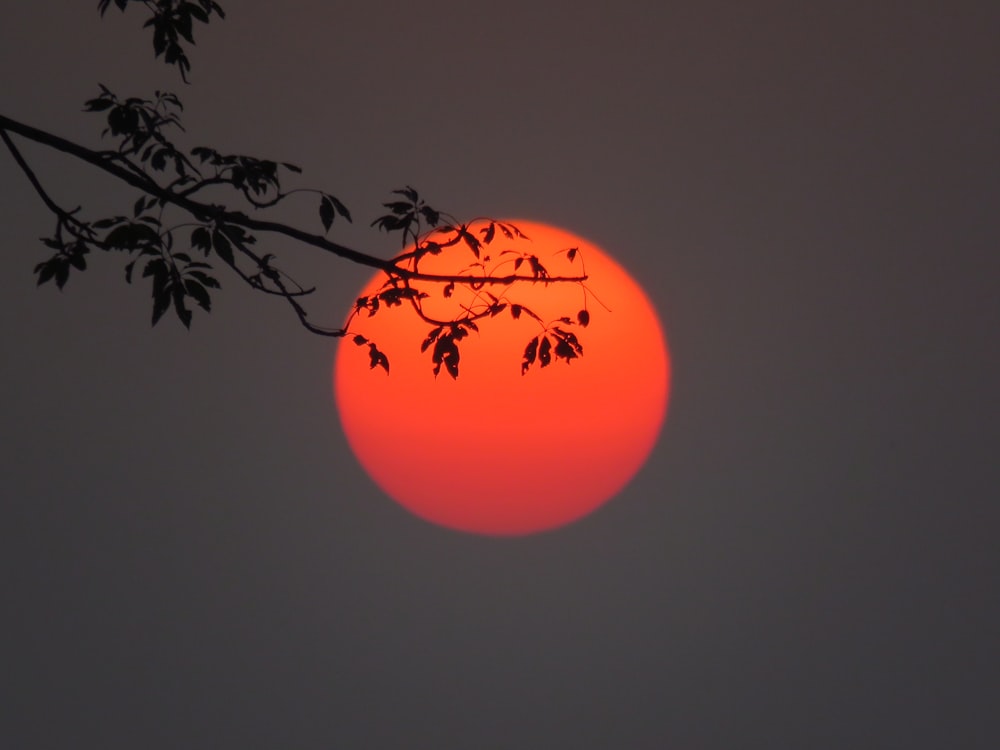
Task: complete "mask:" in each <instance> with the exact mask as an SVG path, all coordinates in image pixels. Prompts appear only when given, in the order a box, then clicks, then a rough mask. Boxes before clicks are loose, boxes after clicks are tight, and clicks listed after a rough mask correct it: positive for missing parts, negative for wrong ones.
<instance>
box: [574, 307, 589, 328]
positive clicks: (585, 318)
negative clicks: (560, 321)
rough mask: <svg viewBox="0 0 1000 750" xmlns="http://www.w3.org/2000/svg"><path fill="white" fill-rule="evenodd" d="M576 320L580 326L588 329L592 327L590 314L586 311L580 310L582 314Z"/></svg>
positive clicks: (578, 314) (577, 315)
mask: <svg viewBox="0 0 1000 750" xmlns="http://www.w3.org/2000/svg"><path fill="white" fill-rule="evenodd" d="M576 320H577V322H578V323H579V324H580V325H582V326H583V327H584V328H586V327H587V326H588V325H590V313H589V312H587V311H586V310H580V312H578V313H577V314H576Z"/></svg>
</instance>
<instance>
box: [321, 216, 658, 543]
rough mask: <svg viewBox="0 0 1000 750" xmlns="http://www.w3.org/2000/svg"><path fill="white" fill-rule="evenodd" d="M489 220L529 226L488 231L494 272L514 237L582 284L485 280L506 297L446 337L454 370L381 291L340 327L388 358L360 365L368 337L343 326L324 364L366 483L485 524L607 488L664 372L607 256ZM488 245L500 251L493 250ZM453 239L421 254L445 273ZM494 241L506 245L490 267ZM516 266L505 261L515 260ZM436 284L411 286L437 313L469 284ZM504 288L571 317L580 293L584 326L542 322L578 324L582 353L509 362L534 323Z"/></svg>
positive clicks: (653, 330)
mask: <svg viewBox="0 0 1000 750" xmlns="http://www.w3.org/2000/svg"><path fill="white" fill-rule="evenodd" d="M504 221H505V222H508V223H510V224H513V225H514V226H516V227H518V228H519V229H520V230H521V231H522V232H523V233H524V234H525V235H526V236H527V237H528V238H530V241H529V240H526V239H519V238H515V239H513V240H507V239H504V238H498V239H495V240H494V241H493V243H492V244H491V245H489V246H488V247H484V249H483V253H484V254H489V255H490V256H491V257H492V265H490V266H489V268H494V267H496V271H495V273H496V274H497V275H507V274H510V273H513V272H514V269H513V262H514V259H515V258H516V257H518V256H519V254H520V253H522V252H528V253H530V254H533V255H536V256H537V257H538V259H539V260H540V261H541V263H542V264H544V265H545V266H546V268H547V269H548V272H549V273H550V274H552V275H557V274H558V275H565V276H569V275H578V274H580V273H581V272H582V271H583V269H584V268H586V274H587V276H588V280H587V282H586V288H587V289H588V290H590V292H591V293H586V292H585V291H584V289H583V288H581V287H580V286H579V285H578V284H575V283H566V284H562V283H553V284H548V285H545V284H538V283H531V282H516V283H515V284H513V285H510V286H488V287H484V289H485V290H486V291H488V292H491V293H492V294H493V295H495V296H496V297H497V298H499V299H500V300H501V301H502V302H506V303H508V304H507V307H506V308H505V309H504V310H502V311H501V312H500V313H498V314H497V315H496V316H495V317H487V318H483V319H482V320H480V321H478V325H479V333H476V332H472V333H471V334H470V335H469V336H468V337H466V338H465V339H463V340H462V341H461V342H460V351H461V362H460V372H459V376H458V378H457V379H453V378H451V377H449V376H448V374H447V372H446V370H445V369H444V368H442V370H441V372H440V374H439V375H438V376H437V377H436V378H435V376H434V374H433V372H432V362H431V349H428V350H427V351H425V352H421V351H420V344H421V342H422V341H423V340H424V338H425V337H426V336H427V335H428V332H429V330H430V329H431V328H432V327H433V326H432V325H430V324H428V323H426V322H424V321H421V320H420V319H419V318H418V316H417V315H416V314H415V313H414V311H413V310H412V308H410V307H409V306H408V305H407V304H404V305H401V306H394V307H386V306H385V305H383V306H382V307H381V309H380V310H379V311H378V312H377V313H376V314H375V315H372V316H370V317H368V316H366V315H365V314H364V313H362V314H361V315H359V316H357V317H355V318H354V319H353V320H352V321H351V322H350V329H351V333H352V335H353V334H362V335H363V336H365V337H366V338H367V339H369V340H371V341H373V342H375V343H376V344H377V345H378V348H379V349H380V350H381V351H382V352H384V353H385V354H386V355H387V356H388V358H389V362H390V374H386V372H385V371H384V370H383V369H382V368H381V367H376V368H374V369H372V368H370V367H369V349H368V347H367V346H355V345H354V343H353V342H352V340H351V337H350V336H349V337H348V338H346V339H344V340H343V341H342V343H341V344H340V346H339V348H338V351H337V357H336V362H335V364H334V373H333V379H334V393H335V397H336V402H337V407H338V410H339V413H340V418H341V422H342V425H343V428H344V432H345V434H346V436H347V439H348V442H349V444H350V446H351V449H352V450H353V451H354V453H355V455H356V456H357V458H358V461H359V462H360V463H361V465H362V466H363V467H364V469H365V471H366V472H367V473H368V474H369V475H370V476H371V477H372V479H373V480H374V481H375V482H376V484H378V486H379V487H381V488H382V489H383V490H384V491H385V492H386V493H387V494H388V495H389V496H390V497H392V498H393V499H394V500H395V501H396V502H398V503H399V504H400V505H402V506H403V507H405V508H406V509H408V510H409V511H411V512H412V513H414V514H416V515H417V516H420V517H421V518H424V519H426V520H428V521H431V522H433V523H437V524H440V525H442V526H446V527H449V528H452V529H456V530H460V531H467V532H475V533H480V534H489V535H517V534H529V533H533V532H537V531H543V530H546V529H553V528H556V527H559V526H562V525H565V524H567V523H570V522H571V521H575V520H577V519H579V518H581V517H582V516H585V515H587V514H588V513H591V512H592V511H594V510H595V509H596V508H598V507H600V506H601V505H603V504H604V503H605V502H607V501H608V500H609V499H611V498H612V497H614V496H615V495H616V494H617V493H618V492H619V491H620V490H621V489H622V488H623V487H624V486H625V485H626V484H627V483H628V482H629V481H630V480H631V479H632V477H633V476H634V475H635V473H636V472H637V471H638V470H639V469H640V467H641V466H642V464H643V463H644V462H645V461H646V459H647V457H648V456H649V453H650V451H651V450H652V448H653V446H654V444H655V442H656V438H657V436H658V434H659V431H660V428H661V426H662V423H663V419H664V416H665V414H666V405H667V395H668V390H669V381H670V361H669V356H668V354H667V348H666V342H665V339H664V335H663V331H662V328H661V326H660V323H659V320H658V318H657V315H656V312H655V310H654V308H653V305H652V304H651V303H650V301H649V299H648V298H647V297H646V295H645V293H644V292H643V290H642V288H641V287H640V286H639V284H638V283H637V282H636V281H635V280H634V279H633V278H632V277H631V276H629V274H628V273H627V272H626V271H625V270H624V269H623V268H622V267H621V266H620V265H618V264H617V263H616V262H615V261H614V260H612V259H611V257H610V256H608V255H607V253H605V252H604V251H603V250H601V249H600V248H599V247H597V246H596V245H594V244H593V243H591V242H588V241H587V240H585V239H582V238H580V237H577V236H575V235H573V234H571V233H569V232H567V231H564V230H561V229H557V228H554V227H550V226H547V225H545V224H539V223H536V222H532V221H524V220H520V219H510V220H504ZM481 228H482V227H481V226H478V227H477V228H476V231H477V236H481V234H479V233H478V230H479V229H481ZM569 248H578V249H579V250H578V253H576V254H574V260H573V262H569V261H568V257H567V253H566V252H564V251H566V250H568V249H569ZM503 250H513V251H514V253H510V254H507V255H506V256H501V252H502V251H503ZM560 251H563V252H560ZM456 255H457V253H456V254H453V255H451V256H448V254H447V253H442V254H441V255H439V256H434V257H428V258H427V259H426V260H425V261H423V262H422V263H421V266H420V270H421V271H427V272H432V273H449V274H454V273H458V272H460V270H461V269H460V268H459V267H456V266H461V267H464V265H465V264H466V263H467V262H469V261H470V260H474V258H473V257H472V255H471V253H468V252H467V253H466V255H465V256H462V257H463V259H462V261H461V262H459V261H457V260H456V259H455V256H456ZM445 256H448V257H447V258H446V257H445ZM504 257H506V258H509V259H510V261H509V262H505V263H504V265H503V266H502V267H497V266H498V264H499V263H501V262H502V261H503V258H504ZM435 263H437V264H438V265H435ZM442 263H443V264H445V265H441V264H442ZM527 266H528V264H527V263H524V264H522V265H521V266H520V268H519V269H518V273H520V274H524V273H526V272H529V271H528V268H527ZM385 278H386V277H385V275H384V274H383V273H381V272H379V273H377V274H376V275H375V276H374V277H373V278H372V279H371V280H370V281H369V282H368V284H367V285H366V286H365V288H364V289H363V290H362V291H361V292H360V295H359V296H369V295H372V294H375V293H376V292H377V291H378V289H379V288H380V287H381V286H382V284H383V282H384V281H385ZM443 287H444V285H443V284H438V285H428V284H421V286H420V288H422V289H426V290H427V291H428V292H430V293H431V294H432V297H431V298H428V300H427V302H426V305H427V309H432V308H433V309H435V310H443V308H438V307H435V305H439V304H445V303H447V304H448V305H450V306H451V307H450V309H451V310H452V312H451V314H450V316H449V317H454V316H455V314H456V312H455V311H456V310H459V309H460V308H458V307H456V305H460V304H471V301H472V299H473V295H475V294H476V293H475V292H474V291H472V290H470V289H469V288H468V287H467V286H463V285H457V286H456V287H455V289H454V293H453V295H452V296H451V297H449V298H448V299H445V298H444V296H443V294H442V293H441V292H442V290H443ZM463 295H465V296H463ZM480 295H482V292H480ZM595 295H596V297H595ZM438 298H440V299H438ZM478 299H480V300H481V299H482V296H480V297H479V298H478ZM464 300H467V301H464ZM513 303H520V304H521V305H523V306H525V307H527V308H529V309H531V310H532V311H533V312H535V313H537V314H538V316H539V317H540V318H541V319H542V320H543V321H545V322H546V323H547V322H550V321H552V320H555V319H557V318H560V317H562V316H570V318H571V319H572V320H574V321H576V315H577V312H578V311H579V310H581V309H584V307H586V308H587V310H588V312H589V314H590V322H589V325H587V326H586V327H583V326H581V325H578V324H577V325H572V326H567V325H565V324H561V323H558V324H557V325H560V327H561V328H563V329H564V330H567V329H569V330H571V331H572V332H573V333H574V334H575V335H576V336H577V337H578V339H579V342H580V343H581V344H582V346H583V354H582V356H581V357H579V358H576V359H572V360H571V361H570V362H568V363H567V362H566V361H565V360H562V359H559V360H556V359H555V358H553V361H552V362H551V364H549V365H548V366H546V367H544V368H541V367H539V365H538V362H537V361H536V363H535V364H533V365H532V366H531V367H529V368H528V369H527V371H526V372H525V373H524V374H522V371H521V364H522V357H523V354H524V351H525V346H526V344H527V343H528V341H529V340H531V339H532V338H533V337H535V336H538V335H539V334H541V333H542V328H541V326H540V324H539V323H538V322H537V321H536V320H534V319H533V318H531V317H529V316H528V315H525V314H522V315H520V316H519V317H518V318H517V319H515V318H514V316H513V314H512V309H511V308H512V305H513ZM605 306H606V308H607V309H606V308H605Z"/></svg>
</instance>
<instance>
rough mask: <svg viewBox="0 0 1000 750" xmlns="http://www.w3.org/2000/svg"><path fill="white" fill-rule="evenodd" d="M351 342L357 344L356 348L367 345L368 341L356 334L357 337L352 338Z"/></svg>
mask: <svg viewBox="0 0 1000 750" xmlns="http://www.w3.org/2000/svg"><path fill="white" fill-rule="evenodd" d="M352 341H353V342H354V343H355V344H357V345H358V346H364V345H365V344H367V343H368V339H366V338H365V337H364V336H362V335H361V334H360V333H359V334H358V335H357V336H355V337H354V338H353V339H352Z"/></svg>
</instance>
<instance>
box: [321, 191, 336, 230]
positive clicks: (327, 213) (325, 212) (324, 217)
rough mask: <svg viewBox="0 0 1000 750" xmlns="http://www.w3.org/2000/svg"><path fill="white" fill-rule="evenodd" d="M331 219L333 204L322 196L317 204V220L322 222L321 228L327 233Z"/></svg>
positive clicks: (331, 222)
mask: <svg viewBox="0 0 1000 750" xmlns="http://www.w3.org/2000/svg"><path fill="white" fill-rule="evenodd" d="M333 217H334V210H333V203H332V202H331V201H330V199H329V198H327V197H326V196H325V195H324V196H323V199H322V200H321V201H320V202H319V220H320V221H322V222H323V228H324V229H325V230H326V231H328V232H329V231H330V227H331V226H332V224H333Z"/></svg>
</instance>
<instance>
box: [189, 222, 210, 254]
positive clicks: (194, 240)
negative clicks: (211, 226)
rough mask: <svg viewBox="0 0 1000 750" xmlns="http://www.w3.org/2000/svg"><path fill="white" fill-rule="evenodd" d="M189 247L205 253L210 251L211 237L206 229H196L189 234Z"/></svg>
mask: <svg viewBox="0 0 1000 750" xmlns="http://www.w3.org/2000/svg"><path fill="white" fill-rule="evenodd" d="M191 247H193V248H195V249H196V250H201V251H202V252H205V253H207V252H208V251H209V250H211V249H212V235H211V233H210V232H209V231H208V227H197V228H196V229H195V230H194V231H192V232H191Z"/></svg>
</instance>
